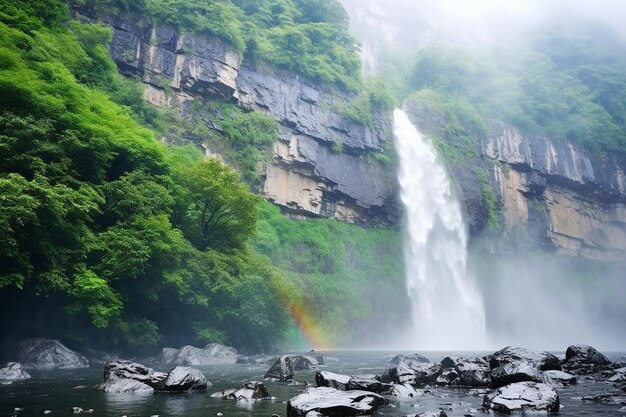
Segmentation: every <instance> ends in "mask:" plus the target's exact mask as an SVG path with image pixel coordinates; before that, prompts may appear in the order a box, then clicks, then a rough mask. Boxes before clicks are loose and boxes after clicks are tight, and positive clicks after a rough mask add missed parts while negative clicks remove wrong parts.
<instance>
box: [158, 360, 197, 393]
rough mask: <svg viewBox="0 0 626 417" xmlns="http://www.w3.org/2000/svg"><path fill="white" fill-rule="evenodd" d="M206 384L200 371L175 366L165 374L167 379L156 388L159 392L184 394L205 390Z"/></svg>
mask: <svg viewBox="0 0 626 417" xmlns="http://www.w3.org/2000/svg"><path fill="white" fill-rule="evenodd" d="M208 384H209V382H208V381H207V379H206V377H205V376H204V373H203V372H202V371H201V370H199V369H195V368H189V367H187V366H177V367H176V368H174V369H172V370H171V371H170V372H169V373H168V374H167V378H166V379H165V380H164V381H163V382H162V383H160V384H159V385H158V388H159V391H176V392H184V391H195V390H202V389H206V388H207V385H208Z"/></svg>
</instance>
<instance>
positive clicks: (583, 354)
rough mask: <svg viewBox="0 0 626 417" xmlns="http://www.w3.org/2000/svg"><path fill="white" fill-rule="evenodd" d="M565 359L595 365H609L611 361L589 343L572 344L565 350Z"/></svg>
mask: <svg viewBox="0 0 626 417" xmlns="http://www.w3.org/2000/svg"><path fill="white" fill-rule="evenodd" d="M565 361H566V362H568V361H576V362H578V363H588V364H594V365H608V364H610V363H611V361H610V360H608V359H607V357H606V356H604V355H603V354H601V353H600V352H598V351H597V350H596V349H594V348H592V347H591V346H589V345H572V346H569V347H568V348H567V350H566V351H565Z"/></svg>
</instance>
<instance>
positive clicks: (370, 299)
mask: <svg viewBox="0 0 626 417" xmlns="http://www.w3.org/2000/svg"><path fill="white" fill-rule="evenodd" d="M329 236H333V238H332V239H329ZM253 246H254V248H255V249H256V250H257V251H258V252H259V253H261V254H263V255H266V256H267V257H269V258H270V260H271V261H272V263H273V264H274V265H276V266H277V267H278V268H279V269H280V270H282V271H283V274H282V275H283V276H286V277H289V284H288V285H287V284H286V283H283V284H282V285H281V286H279V287H282V288H283V292H284V293H285V298H287V299H288V300H289V301H290V302H292V303H293V304H296V305H298V306H305V307H306V308H308V311H309V313H310V314H311V316H312V319H313V320H314V322H315V323H316V327H317V328H318V329H320V330H321V331H322V333H324V334H326V335H327V336H328V337H329V338H331V340H332V341H333V344H337V345H340V344H341V343H346V344H348V343H354V341H356V340H364V339H363V338H364V337H366V336H370V337H371V332H370V331H369V330H368V327H369V326H370V325H371V323H372V320H389V322H391V321H393V320H399V321H400V322H401V321H402V320H403V319H402V316H403V314H404V312H406V311H407V310H406V309H407V308H409V307H408V306H407V305H406V304H405V302H406V296H405V294H404V285H403V282H404V274H403V262H402V250H401V239H400V233H399V232H398V231H397V230H393V229H389V228H364V227H360V226H355V225H350V224H347V223H343V222H339V221H337V220H330V219H315V220H305V221H295V220H291V219H288V218H286V217H284V216H282V215H281V214H280V211H279V210H278V208H277V207H275V206H272V205H271V204H269V203H264V204H262V206H261V211H260V217H259V222H258V231H257V235H256V237H255V239H254V243H253ZM286 287H287V288H286ZM289 287H291V290H289ZM376 337H378V338H382V337H384V330H381V333H378V334H377V336H376ZM372 342H373V341H372Z"/></svg>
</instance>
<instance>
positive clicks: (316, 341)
mask: <svg viewBox="0 0 626 417" xmlns="http://www.w3.org/2000/svg"><path fill="white" fill-rule="evenodd" d="M286 304H287V305H286V307H287V309H288V310H289V312H290V313H291V317H292V318H293V321H294V322H295V323H296V325H297V326H298V329H299V330H300V333H302V335H303V336H304V338H305V339H306V340H307V341H308V342H309V344H310V345H311V347H312V348H313V349H317V350H324V349H328V348H329V343H328V338H327V337H326V336H325V335H324V332H323V331H322V330H321V329H320V328H319V327H318V326H317V324H316V321H315V319H314V318H313V316H312V315H311V314H310V313H309V312H308V311H307V310H308V309H307V308H306V307H305V306H304V305H303V304H302V303H296V302H293V301H288V302H287V303H286Z"/></svg>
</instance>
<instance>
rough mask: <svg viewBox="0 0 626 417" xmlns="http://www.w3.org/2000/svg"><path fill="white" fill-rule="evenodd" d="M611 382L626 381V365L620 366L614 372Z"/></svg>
mask: <svg viewBox="0 0 626 417" xmlns="http://www.w3.org/2000/svg"><path fill="white" fill-rule="evenodd" d="M609 381H611V382H626V367H624V368H618V369H616V370H615V371H614V372H613V375H612V376H611V377H610V378H609Z"/></svg>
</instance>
